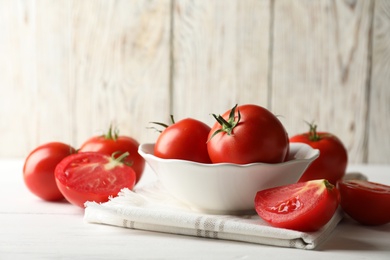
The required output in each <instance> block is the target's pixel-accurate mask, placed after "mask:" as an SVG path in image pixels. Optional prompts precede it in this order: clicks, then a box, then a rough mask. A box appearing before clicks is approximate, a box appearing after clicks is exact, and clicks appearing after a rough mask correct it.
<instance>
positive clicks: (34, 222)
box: [0, 159, 390, 260]
mask: <svg viewBox="0 0 390 260" xmlns="http://www.w3.org/2000/svg"><path fill="white" fill-rule="evenodd" d="M22 167H23V160H21V159H20V160H19V159H12V160H11V159H2V160H0V171H1V172H0V175H1V180H0V201H1V209H0V259H287V258H289V259H316V260H318V259H343V260H344V259H390V224H388V225H384V226H379V227H366V226H360V225H358V224H356V223H355V222H353V221H352V220H350V219H348V218H346V219H344V220H343V221H342V222H341V223H340V224H339V225H338V226H337V228H336V229H335V230H334V232H333V233H332V236H331V237H330V238H329V240H328V241H327V242H326V243H324V244H322V245H321V246H320V247H319V248H318V249H317V250H300V249H289V248H278V247H271V246H262V245H257V244H249V243H241V242H234V241H224V240H214V239H206V238H198V237H187V236H179V235H169V234H163V233H156V232H146V231H138V230H132V229H126V228H119V227H112V226H106V225H97V224H88V223H84V221H83V213H84V212H83V210H82V209H80V208H77V207H75V206H72V205H70V204H67V203H49V202H44V201H42V200H40V199H39V198H37V197H35V196H34V195H32V194H31V193H30V192H29V191H28V190H27V188H26V187H25V185H24V182H23V177H22ZM349 171H359V172H362V173H364V174H365V175H367V176H368V178H369V179H370V180H371V181H376V182H381V183H384V184H387V185H390V165H389V166H378V165H371V166H368V165H355V166H350V167H349ZM154 178H155V177H154V175H153V173H152V172H151V170H150V168H147V169H146V172H145V175H144V178H143V179H142V181H141V183H140V185H142V183H145V182H147V181H150V180H152V179H154Z"/></svg>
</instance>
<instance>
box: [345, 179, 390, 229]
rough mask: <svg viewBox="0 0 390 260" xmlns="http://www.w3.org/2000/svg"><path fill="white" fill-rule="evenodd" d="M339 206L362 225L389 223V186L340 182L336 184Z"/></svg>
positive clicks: (361, 181) (357, 181) (364, 182)
mask: <svg viewBox="0 0 390 260" xmlns="http://www.w3.org/2000/svg"><path fill="white" fill-rule="evenodd" d="M338 187H339V190H340V197H341V201H340V205H341V207H342V208H343V210H344V211H345V212H346V213H347V214H348V215H349V216H350V217H351V218H353V219H354V220H356V221H357V222H359V223H361V224H363V225H383V224H386V223H389V222H390V186H387V185H384V184H380V183H375V182H369V181H364V180H342V181H340V182H339V183H338Z"/></svg>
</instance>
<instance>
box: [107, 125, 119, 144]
mask: <svg viewBox="0 0 390 260" xmlns="http://www.w3.org/2000/svg"><path fill="white" fill-rule="evenodd" d="M103 137H104V138H105V139H108V140H114V141H116V140H117V139H118V137H119V129H118V128H115V129H113V127H112V125H110V127H109V128H108V131H107V133H106V134H105V135H103Z"/></svg>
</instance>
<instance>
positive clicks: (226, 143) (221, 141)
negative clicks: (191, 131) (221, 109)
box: [207, 104, 289, 164]
mask: <svg viewBox="0 0 390 260" xmlns="http://www.w3.org/2000/svg"><path fill="white" fill-rule="evenodd" d="M213 116H214V118H215V119H216V120H217V122H216V123H215V124H214V126H213V127H212V129H211V131H210V134H209V137H208V138H209V141H208V142H207V149H208V153H209V156H210V159H211V161H212V162H213V163H224V162H227V163H236V164H247V163H255V162H263V163H280V162H283V161H284V160H285V158H286V155H287V152H288V149H289V141H288V135H287V132H286V130H285V129H284V127H283V125H282V123H281V122H280V121H279V119H278V118H277V117H276V116H275V115H273V114H272V113H271V112H270V111H268V110H267V109H265V108H263V107H260V106H257V105H251V104H249V105H242V106H239V107H237V105H236V106H235V107H233V109H231V110H229V111H226V112H225V113H224V114H223V115H222V116H216V115H213Z"/></svg>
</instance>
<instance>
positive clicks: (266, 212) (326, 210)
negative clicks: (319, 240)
mask: <svg viewBox="0 0 390 260" xmlns="http://www.w3.org/2000/svg"><path fill="white" fill-rule="evenodd" d="M338 205H339V192H338V190H337V189H336V187H335V186H334V185H333V184H331V183H330V182H328V181H327V180H313V181H307V182H299V183H295V184H290V185H285V186H280V187H275V188H271V189H266V190H262V191H259V192H257V194H256V198H255V208H256V212H257V214H258V215H259V216H260V217H261V218H262V219H264V220H265V221H267V222H268V223H269V224H270V225H272V226H275V227H280V228H287V229H293V230H298V231H304V232H311V231H316V230H318V229H320V228H321V227H323V226H324V225H325V224H326V223H328V222H329V220H330V219H331V218H332V217H333V215H334V213H335V211H336V209H337V207H338Z"/></svg>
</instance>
